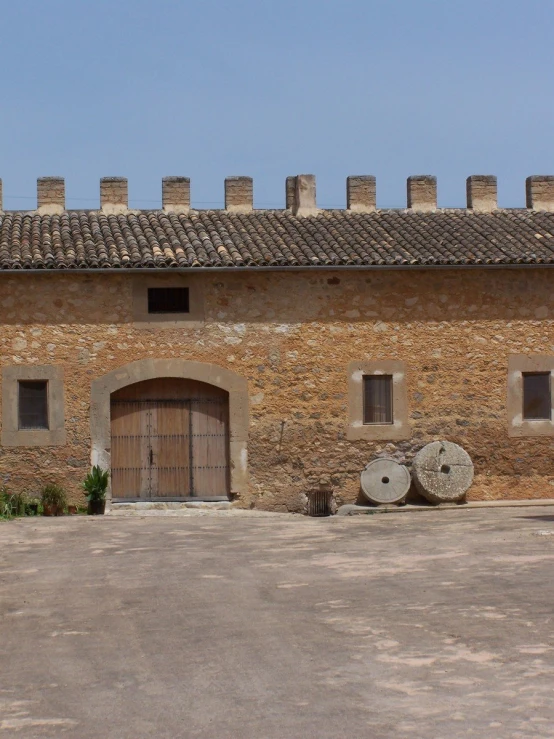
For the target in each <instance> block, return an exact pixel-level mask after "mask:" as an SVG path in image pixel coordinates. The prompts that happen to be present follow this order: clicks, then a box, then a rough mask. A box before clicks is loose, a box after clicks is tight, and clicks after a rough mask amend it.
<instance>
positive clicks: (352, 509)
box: [337, 498, 554, 516]
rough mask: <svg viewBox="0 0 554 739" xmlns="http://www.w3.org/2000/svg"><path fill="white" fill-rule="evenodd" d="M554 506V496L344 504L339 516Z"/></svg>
mask: <svg viewBox="0 0 554 739" xmlns="http://www.w3.org/2000/svg"><path fill="white" fill-rule="evenodd" d="M529 506H554V498H543V499H540V498H539V499H533V500H472V501H469V502H467V503H439V504H438V505H431V504H429V505H415V504H411V503H409V504H407V505H379V506H372V505H367V506H362V505H348V504H347V505H343V506H341V507H340V508H339V509H338V510H337V516H357V515H362V516H363V515H372V514H376V513H408V512H409V511H464V510H466V509H468V508H528V507H529Z"/></svg>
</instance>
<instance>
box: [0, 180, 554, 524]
mask: <svg viewBox="0 0 554 739" xmlns="http://www.w3.org/2000/svg"><path fill="white" fill-rule="evenodd" d="M252 192H253V187H252V180H251V179H249V178H246V177H234V178H229V179H227V180H226V182H225V209H224V210H213V211H197V210H193V209H192V208H191V207H190V187H189V180H188V179H186V178H178V177H170V178H166V179H164V181H163V187H162V207H161V208H160V209H158V210H149V211H146V210H143V211H137V210H132V209H129V207H128V201H127V182H126V180H124V179H120V178H106V179H103V180H102V181H101V185H100V209H99V210H96V211H69V210H66V208H65V194H64V182H63V180H62V179H58V178H43V179H40V180H39V182H38V204H37V209H36V210H35V211H32V212H13V211H12V212H3V213H1V215H0V269H1V270H2V274H1V275H0V279H1V288H2V289H1V291H0V309H1V313H0V315H1V321H0V360H1V364H2V377H1V382H2V391H1V401H2V414H1V418H2V428H1V437H0V442H1V447H0V476H1V479H2V480H3V482H4V483H5V484H6V485H8V487H9V488H11V489H13V490H22V489H24V490H28V491H30V492H35V491H38V490H39V489H40V487H41V486H42V485H43V484H44V483H46V482H49V481H56V482H60V483H62V484H63V485H65V486H66V488H67V490H68V492H69V493H70V497H72V498H73V499H74V500H77V499H78V498H79V497H80V483H81V481H82V479H83V476H84V474H85V473H86V471H87V470H88V468H89V465H90V463H91V461H92V463H99V464H100V465H102V466H103V467H105V468H108V469H110V470H111V472H112V478H111V480H112V495H113V499H114V500H137V499H138V500H158V501H159V500H164V499H166V500H167V499H176V498H181V499H182V498H193V499H199V500H206V499H207V500H210V499H211V500H214V499H220V500H221V499H225V500H226V499H228V498H229V499H231V500H233V501H236V505H239V506H244V507H257V508H263V509H269V510H277V511H286V510H289V511H301V510H303V509H304V508H305V505H306V496H307V495H308V494H309V493H310V492H311V491H313V490H315V489H317V488H318V487H319V486H323V487H324V488H325V489H328V490H330V491H332V493H333V495H334V498H335V499H336V502H337V503H338V504H341V503H348V502H353V501H355V500H356V499H357V497H358V494H359V475H360V471H361V470H362V468H363V467H364V466H365V465H366V464H367V463H368V462H369V461H370V460H371V459H373V458H375V457H379V456H391V457H393V458H395V459H397V460H400V461H406V462H408V463H409V462H410V460H411V459H412V458H413V456H414V454H415V453H416V452H417V450H419V449H420V448H421V447H422V446H423V445H424V444H426V443H427V442H429V441H432V440H435V439H446V440H450V441H454V442H456V443H458V444H461V445H462V446H463V447H464V448H465V449H466V450H467V451H468V452H469V454H470V455H471V457H472V459H473V461H474V464H475V480H474V484H473V486H472V487H471V489H470V490H469V492H468V499H473V500H477V499H515V498H519V499H522V498H549V497H554V489H553V487H552V486H553V485H554V461H553V455H552V437H553V436H554V416H553V412H552V403H553V393H552V376H553V372H554V330H553V321H552V319H553V317H554V290H553V286H554V272H553V271H552V270H551V267H552V266H553V264H554V178H552V177H530V178H529V179H528V180H527V192H526V198H527V202H526V206H527V207H526V208H522V209H509V210H506V209H498V207H497V197H496V180H495V178H494V177H483V176H474V177H470V178H469V179H468V182H467V195H468V202H467V208H463V209H440V208H437V197H436V181H435V179H434V178H432V177H411V178H409V180H408V202H407V206H408V207H407V208H406V209H398V210H378V209H377V208H376V201H375V179H374V178H372V177H350V178H348V181H347V207H346V209H345V210H318V208H317V205H316V197H315V180H314V178H313V177H312V176H309V175H299V176H297V177H290V178H288V179H287V183H286V208H285V209H283V210H271V211H270V210H254V209H253V195H252ZM0 209H1V201H0Z"/></svg>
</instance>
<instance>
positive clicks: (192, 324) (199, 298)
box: [132, 274, 204, 329]
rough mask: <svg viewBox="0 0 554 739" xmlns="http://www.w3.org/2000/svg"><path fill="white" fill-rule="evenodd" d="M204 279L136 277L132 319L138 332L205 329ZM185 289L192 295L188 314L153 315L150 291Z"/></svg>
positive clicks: (168, 276)
mask: <svg viewBox="0 0 554 739" xmlns="http://www.w3.org/2000/svg"><path fill="white" fill-rule="evenodd" d="M201 279H202V278H201V276H200V275H188V274H185V275H169V274H162V275H159V274H158V275H133V278H132V315H133V323H134V324H135V328H138V329H172V328H201V327H202V326H203V325H204V294H203V289H202V287H203V282H202V281H201ZM171 287H185V288H187V289H188V295H189V312H188V313H149V312H148V290H149V289H150V288H171Z"/></svg>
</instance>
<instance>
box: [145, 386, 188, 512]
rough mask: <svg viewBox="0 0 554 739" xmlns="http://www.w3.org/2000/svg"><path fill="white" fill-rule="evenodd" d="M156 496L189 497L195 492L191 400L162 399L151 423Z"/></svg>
mask: <svg viewBox="0 0 554 739" xmlns="http://www.w3.org/2000/svg"><path fill="white" fill-rule="evenodd" d="M150 448H151V450H152V451H151V474H150V494H151V497H152V498H188V497H190V496H191V495H192V494H193V493H192V470H191V439H190V401H188V400H178V399H171V400H159V401H158V402H157V403H156V406H155V408H154V409H153V411H152V423H151V425H150Z"/></svg>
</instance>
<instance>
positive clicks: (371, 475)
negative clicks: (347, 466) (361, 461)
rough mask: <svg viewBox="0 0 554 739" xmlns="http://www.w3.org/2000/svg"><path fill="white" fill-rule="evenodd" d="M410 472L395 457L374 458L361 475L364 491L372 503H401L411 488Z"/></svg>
mask: <svg viewBox="0 0 554 739" xmlns="http://www.w3.org/2000/svg"><path fill="white" fill-rule="evenodd" d="M410 482H411V478H410V473H409V471H408V468H407V467H404V466H403V465H401V464H398V462H395V461H394V459H374V460H373V462H370V463H369V464H368V465H367V466H366V468H365V469H364V471H363V472H362V476H361V484H362V491H363V494H364V495H365V497H366V498H367V499H368V500H370V501H371V502H372V503H399V502H400V501H402V500H404V498H405V497H406V495H407V493H408V490H409V489H410Z"/></svg>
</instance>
